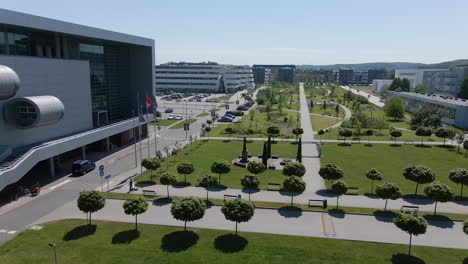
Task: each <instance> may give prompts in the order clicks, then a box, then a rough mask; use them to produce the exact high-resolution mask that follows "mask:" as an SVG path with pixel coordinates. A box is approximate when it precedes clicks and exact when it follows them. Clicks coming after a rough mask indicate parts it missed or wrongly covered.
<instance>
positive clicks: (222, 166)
mask: <svg viewBox="0 0 468 264" xmlns="http://www.w3.org/2000/svg"><path fill="white" fill-rule="evenodd" d="M211 172H212V173H218V176H219V184H221V175H222V174H227V173H229V172H231V163H229V162H227V161H225V160H220V161H215V162H213V164H211Z"/></svg>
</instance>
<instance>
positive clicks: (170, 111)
mask: <svg viewBox="0 0 468 264" xmlns="http://www.w3.org/2000/svg"><path fill="white" fill-rule="evenodd" d="M172 112H174V109H172V108H166V110H164V113H172Z"/></svg>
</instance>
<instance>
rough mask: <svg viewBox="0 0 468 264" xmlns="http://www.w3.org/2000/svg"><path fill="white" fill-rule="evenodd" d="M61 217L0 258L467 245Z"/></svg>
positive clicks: (388, 252) (309, 255) (337, 252)
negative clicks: (185, 228) (90, 222)
mask: <svg viewBox="0 0 468 264" xmlns="http://www.w3.org/2000/svg"><path fill="white" fill-rule="evenodd" d="M84 224H85V221H84V220H62V221H57V222H50V223H47V224H44V228H43V229H42V230H40V231H33V230H29V231H26V232H23V233H21V234H19V235H18V236H17V237H16V238H14V239H12V240H11V241H8V242H6V243H5V244H3V245H2V246H0V263H8V264H21V263H53V262H54V255H53V250H52V248H51V247H49V246H48V245H47V243H49V242H53V243H56V245H57V260H58V263H103V264H105V263H161V262H163V263H239V261H241V262H243V263H281V264H283V263H320V264H331V263H349V264H353V263H355V264H358V263H366V264H374V263H375V264H385V263H393V264H395V263H427V264H431V263H434V264H436V263H437V264H439V263H464V262H463V261H466V255H467V254H466V250H456V249H444V248H431V247H419V246H415V247H413V252H412V253H413V255H414V257H408V256H407V255H406V253H407V245H396V244H383V243H368V242H358V241H347V240H338V239H326V238H313V237H299V236H285V235H273V234H260V233H248V232H241V233H240V235H239V236H235V235H234V234H232V232H231V231H224V230H210V229H199V228H189V231H187V232H184V231H183V229H182V228H180V227H168V226H157V225H144V224H140V225H139V230H138V231H135V230H134V229H133V228H134V224H133V223H117V222H105V221H93V225H91V226H85V225H84Z"/></svg>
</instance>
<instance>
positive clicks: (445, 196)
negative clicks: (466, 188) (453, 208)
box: [424, 181, 453, 215]
mask: <svg viewBox="0 0 468 264" xmlns="http://www.w3.org/2000/svg"><path fill="white" fill-rule="evenodd" d="M424 193H426V195H427V197H429V198H431V199H432V200H434V201H435V205H434V215H436V214H437V203H439V202H440V203H446V202H449V201H451V200H452V199H453V192H452V190H450V188H449V187H448V186H447V185H445V184H443V183H440V182H438V181H435V182H432V183H430V184H428V185H427V186H426V187H424Z"/></svg>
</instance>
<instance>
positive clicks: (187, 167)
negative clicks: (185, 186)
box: [177, 162, 195, 182]
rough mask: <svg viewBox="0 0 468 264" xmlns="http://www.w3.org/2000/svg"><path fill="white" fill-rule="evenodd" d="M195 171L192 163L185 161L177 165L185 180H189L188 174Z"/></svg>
mask: <svg viewBox="0 0 468 264" xmlns="http://www.w3.org/2000/svg"><path fill="white" fill-rule="evenodd" d="M194 171H195V167H193V164H192V163H189V162H185V163H181V164H179V165H177V173H179V174H182V175H184V181H185V182H187V175H188V174H192V173H193V172H194Z"/></svg>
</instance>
